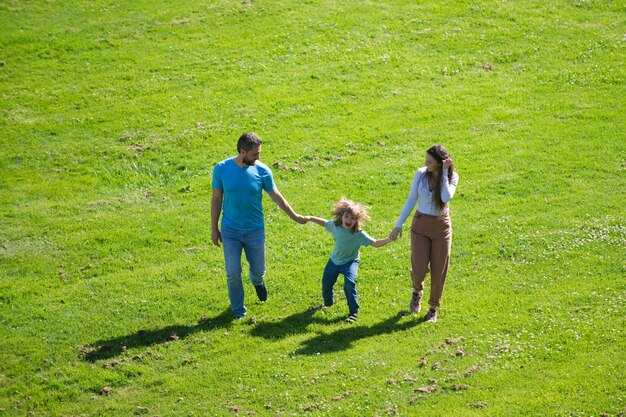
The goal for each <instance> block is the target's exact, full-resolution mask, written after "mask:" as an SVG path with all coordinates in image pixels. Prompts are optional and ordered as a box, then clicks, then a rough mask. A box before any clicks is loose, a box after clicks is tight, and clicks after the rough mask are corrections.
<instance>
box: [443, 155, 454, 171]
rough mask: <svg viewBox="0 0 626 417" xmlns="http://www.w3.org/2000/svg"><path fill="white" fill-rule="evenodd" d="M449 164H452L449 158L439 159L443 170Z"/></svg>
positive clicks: (448, 166)
mask: <svg viewBox="0 0 626 417" xmlns="http://www.w3.org/2000/svg"><path fill="white" fill-rule="evenodd" d="M451 165H452V159H450V158H446V159H444V160H443V161H441V168H443V169H445V170H447V169H448V168H450V166H451Z"/></svg>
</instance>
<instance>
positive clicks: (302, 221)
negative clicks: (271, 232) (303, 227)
mask: <svg viewBox="0 0 626 417" xmlns="http://www.w3.org/2000/svg"><path fill="white" fill-rule="evenodd" d="M293 220H294V221H295V222H297V223H299V224H305V223H307V222H308V221H309V220H311V219H310V217H309V216H301V215H299V214H296V215H295V216H294V217H293Z"/></svg>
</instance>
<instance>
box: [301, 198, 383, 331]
mask: <svg viewBox="0 0 626 417" xmlns="http://www.w3.org/2000/svg"><path fill="white" fill-rule="evenodd" d="M332 215H333V216H335V218H334V219H333V220H325V219H322V218H319V217H313V216H305V219H306V220H307V221H312V222H314V223H317V224H319V225H320V226H324V227H325V228H326V230H328V231H329V232H330V233H332V234H333V239H335V248H334V249H333V252H332V253H331V254H330V259H329V260H328V263H327V264H326V267H325V268H324V275H323V276H322V297H323V298H324V306H325V307H330V306H332V305H333V304H334V297H333V287H334V285H335V283H336V282H337V278H338V277H339V274H343V276H344V280H343V289H344V292H345V294H346V300H347V301H348V308H349V309H350V315H349V316H348V318H347V319H346V320H347V321H348V322H354V321H356V319H357V314H358V312H359V302H358V296H357V293H356V274H357V272H358V270H359V249H360V247H361V246H369V245H372V246H373V247H375V248H378V247H381V246H384V245H386V244H387V243H389V242H391V240H392V239H391V238H386V239H381V240H375V239H372V238H371V237H370V236H369V235H368V234H367V233H365V232H364V231H363V230H362V229H363V225H362V223H363V222H364V221H365V220H370V216H368V214H367V207H365V206H363V205H361V204H359V203H355V202H353V201H350V200H346V199H345V198H343V197H342V198H341V200H339V201H338V202H337V203H336V204H335V205H334V207H333V211H332ZM394 240H395V239H394Z"/></svg>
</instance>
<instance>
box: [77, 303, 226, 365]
mask: <svg viewBox="0 0 626 417" xmlns="http://www.w3.org/2000/svg"><path fill="white" fill-rule="evenodd" d="M232 320H233V313H232V312H231V311H230V309H227V310H225V311H224V312H222V313H220V314H219V315H218V316H216V317H214V318H203V319H202V320H200V321H199V322H198V324H196V325H194V326H184V325H172V326H167V327H164V328H161V329H153V330H139V331H137V332H135V333H131V334H128V335H125V336H119V337H116V338H113V339H108V340H98V341H97V342H94V343H90V344H88V345H85V346H83V347H82V355H81V356H82V358H83V359H85V360H87V361H90V362H95V361H97V360H101V359H109V358H112V357H114V356H118V355H120V354H122V353H123V352H124V351H126V349H131V348H134V347H141V346H152V345H158V344H161V343H165V342H170V341H174V340H178V339H183V338H185V337H187V336H190V335H192V334H194V333H197V332H199V331H202V330H210V329H214V328H218V327H229V326H230V323H231V322H232Z"/></svg>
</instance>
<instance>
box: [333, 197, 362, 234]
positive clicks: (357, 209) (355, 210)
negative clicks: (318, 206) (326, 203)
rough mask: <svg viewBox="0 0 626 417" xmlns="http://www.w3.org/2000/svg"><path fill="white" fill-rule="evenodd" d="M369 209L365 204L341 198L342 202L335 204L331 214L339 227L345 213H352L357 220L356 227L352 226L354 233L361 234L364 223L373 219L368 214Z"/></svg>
mask: <svg viewBox="0 0 626 417" xmlns="http://www.w3.org/2000/svg"><path fill="white" fill-rule="evenodd" d="M368 208H369V207H367V206H364V205H363V204H360V203H356V202H354V201H350V200H347V199H346V198H344V197H341V200H339V201H338V202H336V203H335V205H334V206H333V211H332V212H331V214H332V215H333V216H335V219H334V220H333V222H334V223H335V224H336V225H337V226H341V218H342V217H343V215H344V214H345V213H350V214H351V215H352V216H354V218H355V219H356V220H355V222H354V226H352V232H353V233H354V232H360V231H361V230H363V223H364V222H365V221H367V220H371V217H370V216H369V215H368V214H367V209H368Z"/></svg>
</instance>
